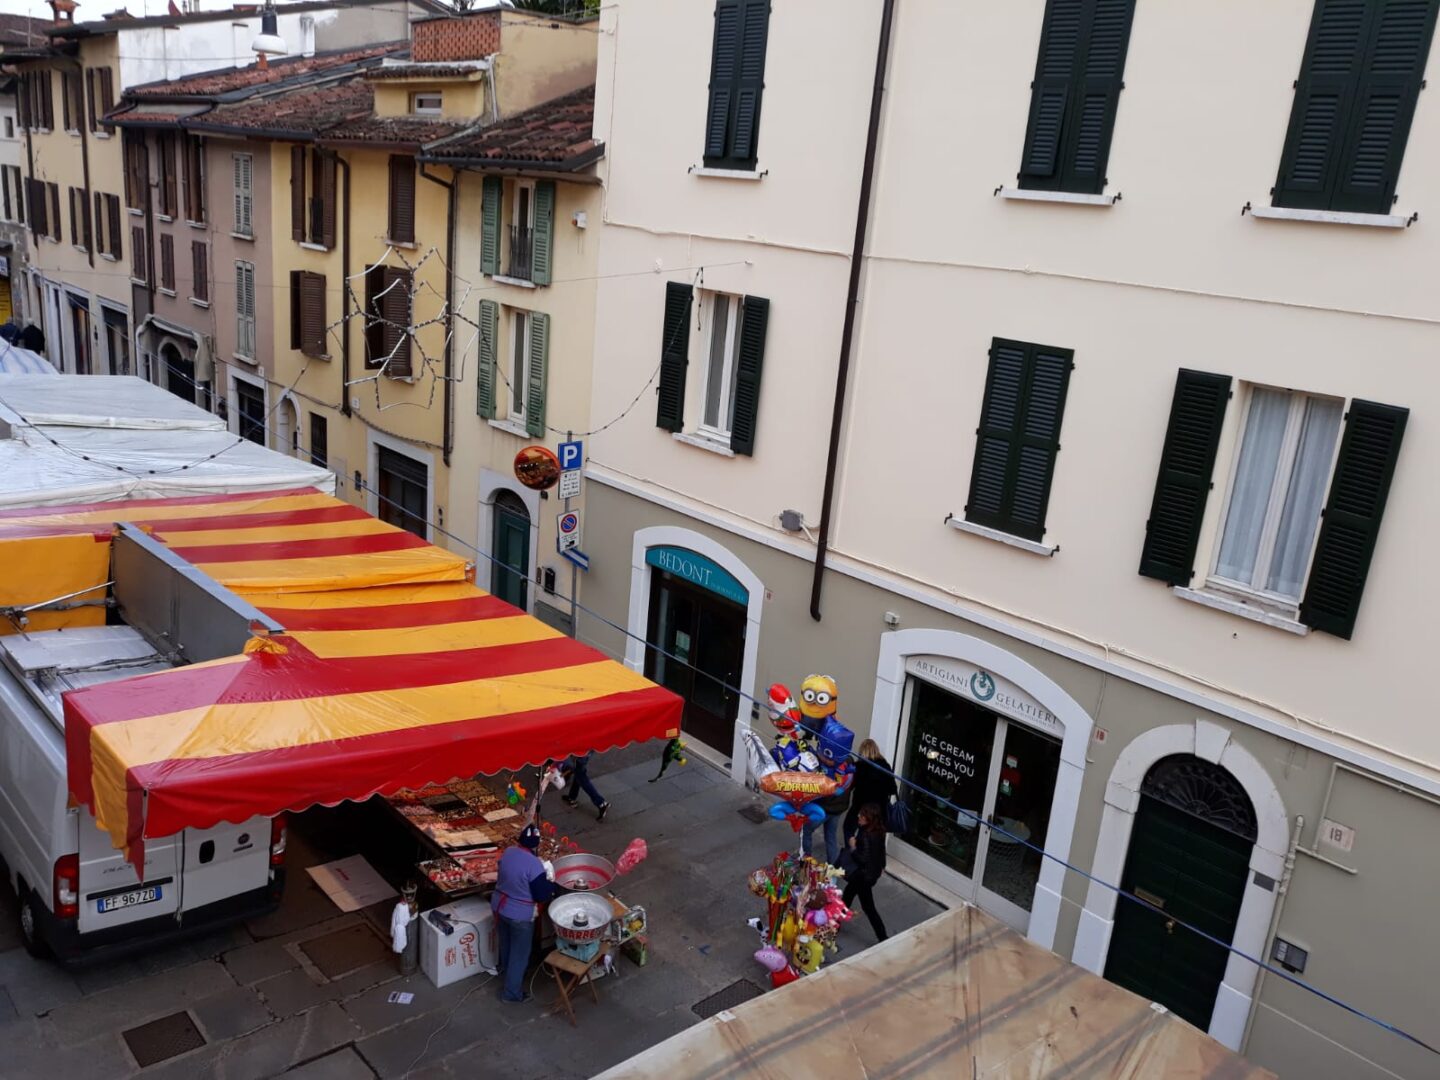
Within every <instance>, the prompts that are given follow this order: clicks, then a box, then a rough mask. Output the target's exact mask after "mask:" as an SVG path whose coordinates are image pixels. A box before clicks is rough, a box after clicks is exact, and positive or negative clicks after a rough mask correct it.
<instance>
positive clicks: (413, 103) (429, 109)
mask: <svg viewBox="0 0 1440 1080" xmlns="http://www.w3.org/2000/svg"><path fill="white" fill-rule="evenodd" d="M443 100H444V95H442V94H441V93H440V91H438V90H424V91H417V92H416V93H414V94H411V95H410V111H411V112H412V113H414V114H415V115H416V116H439V115H440V107H441V104H442V102H443Z"/></svg>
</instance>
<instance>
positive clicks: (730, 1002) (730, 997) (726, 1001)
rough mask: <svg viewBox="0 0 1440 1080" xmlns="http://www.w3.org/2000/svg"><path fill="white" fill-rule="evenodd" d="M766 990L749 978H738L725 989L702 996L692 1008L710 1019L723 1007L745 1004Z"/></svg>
mask: <svg viewBox="0 0 1440 1080" xmlns="http://www.w3.org/2000/svg"><path fill="white" fill-rule="evenodd" d="M764 992H765V991H763V990H761V989H760V987H758V986H756V985H755V984H754V983H753V982H751V981H750V980H749V979H736V980H735V981H734V982H733V983H731V984H730V985H729V986H727V987H725V989H724V990H717V991H716V992H715V993H713V994H711V995H710V996H709V997H707V998H701V999H700V1000H699V1001H697V1002H696V1003H695V1004H694V1005H692V1006H690V1010H691V1012H693V1013H694V1014H695V1015H696V1016H698V1017H700V1019H701V1020H708V1019H710V1017H712V1016H714V1015H715V1014H716V1013H718V1012H720V1011H721V1010H722V1009H733V1008H734V1007H735V1006H736V1005H743V1004H744V1003H745V1002H747V1001H749V1000H750V999H751V998H757V997H759V996H760V995H761V994H763V993H764Z"/></svg>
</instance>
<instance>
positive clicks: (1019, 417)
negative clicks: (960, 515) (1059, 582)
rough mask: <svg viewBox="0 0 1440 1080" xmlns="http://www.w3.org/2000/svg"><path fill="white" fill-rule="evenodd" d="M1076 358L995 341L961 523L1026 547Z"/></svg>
mask: <svg viewBox="0 0 1440 1080" xmlns="http://www.w3.org/2000/svg"><path fill="white" fill-rule="evenodd" d="M1073 357H1074V352H1073V351H1072V350H1070V349H1056V348H1051V347H1050V346H1047V345H1031V344H1027V343H1025V342H1021V341H1008V340H1005V339H1003V338H996V339H995V340H994V341H993V342H992V343H991V346H990V366H989V371H988V373H987V375H986V378H985V400H984V404H983V405H982V407H981V410H980V427H979V429H978V430H977V431H976V434H975V463H974V465H973V467H972V468H971V472H970V496H969V499H968V500H967V501H966V505H965V519H966V520H967V521H972V522H974V523H975V524H977V525H985V526H988V527H990V528H994V529H1000V530H1002V531H1003V532H1007V533H1010V534H1012V535H1014V536H1020V537H1023V538H1025V539H1027V540H1036V541H1038V540H1040V539H1041V538H1042V537H1043V536H1044V535H1045V512H1046V509H1047V507H1048V506H1049V502H1050V484H1051V480H1052V478H1053V476H1054V472H1055V455H1056V454H1057V453H1059V450H1060V423H1061V420H1062V419H1063V417H1064V415H1065V395H1066V392H1067V390H1068V388H1069V384H1070V370H1071V368H1072V367H1073V366H1074V361H1073Z"/></svg>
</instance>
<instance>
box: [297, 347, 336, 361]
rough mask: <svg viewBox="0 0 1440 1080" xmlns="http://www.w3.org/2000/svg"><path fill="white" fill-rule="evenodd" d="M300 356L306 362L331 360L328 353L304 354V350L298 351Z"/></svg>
mask: <svg viewBox="0 0 1440 1080" xmlns="http://www.w3.org/2000/svg"><path fill="white" fill-rule="evenodd" d="M300 355H301V356H303V357H305V359H307V360H329V359H331V356H330V354H329V353H328V352H320V353H315V352H306V351H305V350H304V349H301V350H300Z"/></svg>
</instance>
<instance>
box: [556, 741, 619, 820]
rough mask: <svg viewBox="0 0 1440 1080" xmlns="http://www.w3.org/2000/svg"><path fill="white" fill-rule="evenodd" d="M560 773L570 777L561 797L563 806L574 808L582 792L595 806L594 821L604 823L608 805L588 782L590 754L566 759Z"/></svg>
mask: <svg viewBox="0 0 1440 1080" xmlns="http://www.w3.org/2000/svg"><path fill="white" fill-rule="evenodd" d="M592 752H593V751H592ZM560 771H561V772H562V773H568V774H569V776H570V787H569V789H568V790H567V791H566V792H565V794H564V796H563V798H564V800H565V805H566V806H574V805H575V804H576V803H578V802H579V801H580V792H581V791H582V790H583V791H584V792H585V794H586V795H589V796H590V801H591V802H593V803H594V804H595V820H596V821H604V820H605V815H606V814H608V813H609V812H610V803H609V802H608V801H607V800H606V798H605V796H603V795H601V794H600V792H599V791H597V790H596V788H595V785H594V784H593V783H591V782H590V753H585V754H579V755H576V756H573V757H570V758H568V759H567V760H566V762H565V764H564V765H563V766H562V767H561V769H560Z"/></svg>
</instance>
